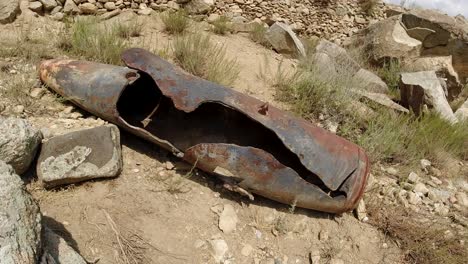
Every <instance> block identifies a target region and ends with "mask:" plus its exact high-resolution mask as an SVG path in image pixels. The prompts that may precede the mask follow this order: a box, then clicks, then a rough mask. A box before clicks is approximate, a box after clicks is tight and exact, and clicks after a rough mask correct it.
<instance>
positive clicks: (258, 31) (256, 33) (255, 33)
mask: <svg viewBox="0 0 468 264" xmlns="http://www.w3.org/2000/svg"><path fill="white" fill-rule="evenodd" d="M266 31H267V29H266V28H265V27H264V26H263V25H261V24H255V26H254V28H253V29H252V31H250V33H249V35H250V39H252V41H253V42H255V43H258V44H260V45H262V46H265V47H267V48H271V45H270V42H268V40H267V39H266V36H265V35H266Z"/></svg>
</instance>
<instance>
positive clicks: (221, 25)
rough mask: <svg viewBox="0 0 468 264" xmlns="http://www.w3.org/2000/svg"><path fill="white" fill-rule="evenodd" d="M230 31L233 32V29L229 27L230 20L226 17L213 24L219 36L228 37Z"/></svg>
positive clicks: (221, 17)
mask: <svg viewBox="0 0 468 264" xmlns="http://www.w3.org/2000/svg"><path fill="white" fill-rule="evenodd" d="M229 31H231V27H230V25H229V18H227V17H226V16H220V17H219V18H218V19H216V20H215V21H214V22H213V32H214V33H215V34H218V35H226V34H227V33H228V32H229Z"/></svg>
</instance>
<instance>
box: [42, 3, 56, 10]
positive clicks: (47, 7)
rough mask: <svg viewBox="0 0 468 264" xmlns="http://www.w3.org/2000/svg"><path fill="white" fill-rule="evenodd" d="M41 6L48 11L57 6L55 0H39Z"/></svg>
mask: <svg viewBox="0 0 468 264" xmlns="http://www.w3.org/2000/svg"><path fill="white" fill-rule="evenodd" d="M40 1H41V3H42V5H43V6H44V9H45V10H47V11H49V10H52V9H54V8H55V7H56V6H57V2H55V0H40Z"/></svg>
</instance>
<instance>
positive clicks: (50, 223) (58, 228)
mask: <svg viewBox="0 0 468 264" xmlns="http://www.w3.org/2000/svg"><path fill="white" fill-rule="evenodd" d="M42 225H43V226H46V227H47V228H49V229H50V230H52V231H53V232H54V233H56V234H57V235H59V236H60V237H62V238H63V239H64V240H65V241H66V242H67V244H68V245H69V246H70V247H72V248H73V249H74V250H75V251H76V252H78V253H80V251H79V248H78V243H77V242H76V241H75V239H74V238H73V236H72V235H71V233H70V232H68V230H67V229H66V228H65V226H64V225H63V224H62V223H60V222H57V221H56V220H55V219H53V218H51V217H48V216H45V215H44V216H42ZM48 244H49V245H52V246H58V245H59V241H48Z"/></svg>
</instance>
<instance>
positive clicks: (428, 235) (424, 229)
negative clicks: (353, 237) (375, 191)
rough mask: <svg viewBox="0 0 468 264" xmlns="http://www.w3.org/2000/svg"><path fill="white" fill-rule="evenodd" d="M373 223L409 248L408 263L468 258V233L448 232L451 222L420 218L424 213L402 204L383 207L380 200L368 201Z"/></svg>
mask: <svg viewBox="0 0 468 264" xmlns="http://www.w3.org/2000/svg"><path fill="white" fill-rule="evenodd" d="M367 207H368V213H369V215H370V219H371V224H372V225H374V226H376V227H378V228H379V229H380V230H381V231H382V232H383V233H384V234H386V235H387V236H389V237H391V238H393V239H396V240H397V241H398V243H400V244H401V248H403V249H404V250H405V260H406V262H407V263H418V264H439V263H440V264H459V263H465V261H466V260H467V259H468V251H467V249H466V247H465V246H463V245H462V244H461V243H460V240H464V241H467V239H468V236H466V235H465V236H464V237H456V236H454V235H453V236H447V235H445V234H444V231H445V230H446V229H447V226H440V225H439V226H437V225H436V224H434V223H432V222H426V223H422V222H420V221H418V219H421V218H422V217H423V216H422V215H420V214H417V213H415V212H413V211H409V210H405V209H404V208H402V207H401V206H394V207H392V208H388V206H386V207H385V208H383V207H382V205H381V203H379V202H378V201H377V200H374V201H372V202H371V203H368V205H367Z"/></svg>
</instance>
